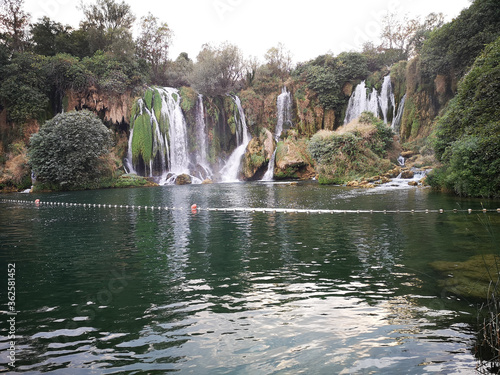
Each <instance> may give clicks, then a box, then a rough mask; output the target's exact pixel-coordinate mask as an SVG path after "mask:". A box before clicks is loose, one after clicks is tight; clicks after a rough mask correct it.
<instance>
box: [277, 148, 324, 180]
mask: <svg viewBox="0 0 500 375" xmlns="http://www.w3.org/2000/svg"><path fill="white" fill-rule="evenodd" d="M315 176H316V172H315V171H314V168H313V162H312V159H311V157H310V155H309V153H308V151H307V144H306V141H305V140H304V139H299V140H297V141H292V140H290V139H285V140H284V141H283V142H280V143H279V144H278V149H277V152H276V165H275V174H274V178H276V179H299V180H309V179H312V178H314V177H315Z"/></svg>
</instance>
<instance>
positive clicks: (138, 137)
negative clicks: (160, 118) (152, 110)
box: [132, 113, 153, 163]
mask: <svg viewBox="0 0 500 375" xmlns="http://www.w3.org/2000/svg"><path fill="white" fill-rule="evenodd" d="M133 127H134V134H133V137H132V159H133V162H134V163H136V162H137V160H138V158H139V157H142V159H143V160H144V162H145V163H149V161H150V160H151V157H152V151H153V132H152V128H151V118H150V117H149V115H148V114H147V113H143V114H142V115H139V116H138V117H137V118H136V119H135V121H134V125H133Z"/></svg>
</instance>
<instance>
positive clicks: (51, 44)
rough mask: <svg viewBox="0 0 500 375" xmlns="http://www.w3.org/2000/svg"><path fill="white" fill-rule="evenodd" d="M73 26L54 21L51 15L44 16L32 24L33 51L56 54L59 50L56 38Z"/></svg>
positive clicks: (40, 53) (46, 54) (45, 54)
mask: <svg viewBox="0 0 500 375" xmlns="http://www.w3.org/2000/svg"><path fill="white" fill-rule="evenodd" d="M70 29H71V28H70V27H69V26H66V27H64V26H63V25H62V24H60V23H58V22H53V21H51V20H50V18H49V17H43V18H42V19H40V20H39V22H37V23H35V24H33V25H31V41H32V43H33V47H32V48H33V52H34V53H36V54H38V55H44V56H54V55H55V54H56V53H58V52H60V51H58V48H57V45H56V40H57V38H58V36H59V35H61V34H67V33H68V31H69V30H70Z"/></svg>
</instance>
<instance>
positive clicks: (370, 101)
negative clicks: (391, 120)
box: [344, 75, 395, 124]
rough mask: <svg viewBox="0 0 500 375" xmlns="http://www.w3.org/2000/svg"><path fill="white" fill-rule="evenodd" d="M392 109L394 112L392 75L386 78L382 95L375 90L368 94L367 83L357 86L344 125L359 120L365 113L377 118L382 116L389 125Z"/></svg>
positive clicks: (381, 91) (350, 100)
mask: <svg viewBox="0 0 500 375" xmlns="http://www.w3.org/2000/svg"><path fill="white" fill-rule="evenodd" d="M391 108H392V109H393V111H394V108H395V102H394V93H393V92H392V84H391V77H390V75H387V76H385V77H384V82H383V83H382V88H381V90H380V94H379V93H378V92H377V90H376V89H375V88H373V89H372V91H371V93H370V94H368V92H367V88H366V83H365V81H363V82H361V83H360V84H359V85H357V86H356V89H355V90H354V92H353V94H352V95H351V97H350V98H349V103H348V105H347V110H346V114H345V118H344V124H347V123H349V122H351V121H352V120H354V119H356V118H358V117H359V116H360V115H361V113H363V112H365V111H367V112H371V113H373V114H374V115H375V116H376V117H379V115H380V114H382V119H383V120H384V123H386V124H387V122H388V115H387V114H388V112H389V110H390V109H391Z"/></svg>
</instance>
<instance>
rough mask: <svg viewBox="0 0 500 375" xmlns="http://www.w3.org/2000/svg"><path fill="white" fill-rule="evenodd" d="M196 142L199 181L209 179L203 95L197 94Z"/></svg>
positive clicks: (210, 170) (210, 175)
mask: <svg viewBox="0 0 500 375" xmlns="http://www.w3.org/2000/svg"><path fill="white" fill-rule="evenodd" d="M196 106H197V107H196V141H197V145H198V147H197V153H196V163H197V164H198V166H199V168H200V169H201V171H199V174H200V178H201V179H206V178H208V179H211V178H212V169H211V168H210V165H209V163H208V161H207V133H206V124H205V111H204V109H203V95H201V94H198V100H197V101H196Z"/></svg>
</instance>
